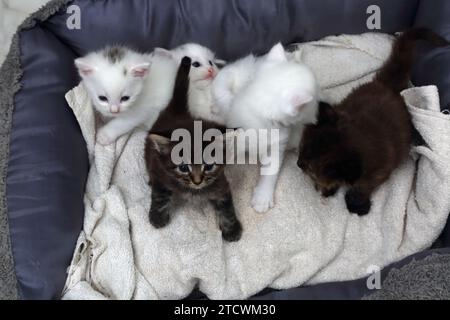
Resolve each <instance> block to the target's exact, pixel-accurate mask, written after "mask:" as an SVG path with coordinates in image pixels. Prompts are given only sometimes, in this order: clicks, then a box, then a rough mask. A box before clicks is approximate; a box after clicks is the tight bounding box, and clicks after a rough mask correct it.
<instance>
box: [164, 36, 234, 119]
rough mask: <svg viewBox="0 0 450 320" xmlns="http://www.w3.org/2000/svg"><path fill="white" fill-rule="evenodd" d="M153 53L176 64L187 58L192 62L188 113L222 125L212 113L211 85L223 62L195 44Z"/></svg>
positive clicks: (208, 50)
mask: <svg viewBox="0 0 450 320" xmlns="http://www.w3.org/2000/svg"><path fill="white" fill-rule="evenodd" d="M155 51H159V52H165V53H166V54H169V55H172V56H173V57H174V58H175V59H176V60H177V61H178V62H181V59H183V57H185V56H188V57H189V58H191V60H192V67H191V71H190V73H189V79H190V86H189V100H188V103H189V112H190V113H191V115H192V116H193V117H194V118H199V119H204V120H209V121H215V122H218V123H223V119H222V118H220V117H218V116H217V115H215V114H213V113H212V108H213V99H212V93H211V88H212V87H211V85H212V82H213V80H214V78H215V77H216V75H217V73H218V71H219V68H218V67H219V66H222V65H224V64H225V61H223V60H220V59H217V58H216V56H215V54H214V52H212V51H211V50H210V49H208V48H206V47H204V46H201V45H199V44H196V43H187V44H184V45H181V46H179V47H177V48H175V49H172V50H170V51H168V50H166V49H162V48H157V49H155Z"/></svg>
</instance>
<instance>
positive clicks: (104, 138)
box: [97, 128, 116, 146]
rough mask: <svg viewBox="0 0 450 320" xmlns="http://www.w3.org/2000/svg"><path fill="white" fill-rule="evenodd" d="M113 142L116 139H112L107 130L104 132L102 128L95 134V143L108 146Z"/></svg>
mask: <svg viewBox="0 0 450 320" xmlns="http://www.w3.org/2000/svg"><path fill="white" fill-rule="evenodd" d="M115 140H116V137H114V136H113V135H112V134H111V133H110V132H109V131H108V130H105V128H102V129H100V130H99V131H98V132H97V142H98V143H100V144H101V145H102V146H107V145H110V144H111V143H113V142H114V141H115Z"/></svg>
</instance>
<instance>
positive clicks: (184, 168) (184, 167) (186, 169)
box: [178, 163, 190, 173]
mask: <svg viewBox="0 0 450 320" xmlns="http://www.w3.org/2000/svg"><path fill="white" fill-rule="evenodd" d="M178 170H180V172H183V173H188V172H189V171H190V170H189V166H188V165H187V164H184V163H182V164H180V165H179V166H178Z"/></svg>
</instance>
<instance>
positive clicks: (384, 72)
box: [298, 28, 449, 215]
mask: <svg viewBox="0 0 450 320" xmlns="http://www.w3.org/2000/svg"><path fill="white" fill-rule="evenodd" d="M419 39H424V40H428V41H430V42H431V43H433V44H435V45H437V46H445V45H448V44H449V43H448V42H447V41H446V40H445V39H443V38H441V37H440V36H438V35H436V34H435V33H433V32H432V31H430V30H428V29H425V28H418V29H411V30H408V31H406V32H404V33H403V34H402V35H401V36H400V37H399V38H398V39H397V40H396V41H395V43H394V46H393V49H392V53H391V55H390V57H389V59H388V60H387V61H386V63H385V64H384V66H383V67H382V68H381V69H380V71H379V72H378V73H377V75H376V76H375V78H374V80H373V81H371V82H369V83H367V84H364V85H362V86H360V87H358V88H356V89H354V90H353V91H352V92H351V93H350V95H349V96H348V97H347V98H345V99H344V100H343V101H342V102H341V103H340V104H338V105H336V106H334V108H332V107H331V106H330V105H328V104H326V103H321V104H320V107H319V118H318V123H317V124H316V125H309V126H307V127H306V129H305V130H304V133H303V138H302V142H301V144H300V152H299V158H298V166H299V167H300V168H301V169H302V170H303V171H304V172H305V173H306V174H307V175H309V176H310V177H311V178H312V179H313V181H314V182H315V185H316V188H317V189H320V191H321V192H322V195H323V196H324V197H328V196H332V195H334V194H335V193H336V192H337V190H338V189H339V187H340V186H343V185H348V186H349V189H348V191H347V193H346V195H345V202H346V205H347V208H348V210H349V211H350V212H352V213H356V214H358V215H365V214H367V213H368V212H369V211H370V207H371V200H370V197H371V194H372V193H373V191H374V190H375V189H376V188H377V187H378V186H380V185H381V184H382V183H383V182H385V181H386V180H387V179H388V178H389V176H390V175H391V173H392V172H393V171H394V170H395V169H396V168H397V167H398V166H399V165H400V163H401V162H402V161H403V160H405V158H406V157H407V156H408V154H409V151H410V147H411V143H412V139H413V132H414V130H415V129H414V127H413V124H412V122H411V116H410V114H409V112H408V110H407V107H406V105H405V102H404V101H403V98H402V97H401V95H400V92H401V91H402V90H404V89H406V88H408V84H409V76H410V71H411V67H412V63H413V51H414V46H415V42H416V40H419Z"/></svg>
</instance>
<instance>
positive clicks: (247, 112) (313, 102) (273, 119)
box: [215, 44, 318, 212]
mask: <svg viewBox="0 0 450 320" xmlns="http://www.w3.org/2000/svg"><path fill="white" fill-rule="evenodd" d="M249 70H250V71H249ZM223 72H224V73H225V74H229V76H230V78H228V79H221V81H222V80H223V83H225V84H232V86H228V88H229V89H230V92H231V93H230V94H228V96H227V97H225V99H224V95H222V96H221V99H222V100H221V101H222V103H223V105H222V107H224V109H228V110H225V111H224V112H225V113H226V125H227V127H229V128H242V129H245V130H247V129H255V130H256V129H269V130H270V129H276V130H278V132H279V137H278V139H275V140H273V141H263V139H260V140H259V141H258V143H259V146H258V147H259V148H258V159H259V161H260V164H261V168H260V177H259V181H258V183H257V186H256V188H255V190H254V193H253V197H252V200H251V205H252V207H253V209H255V211H257V212H265V211H267V210H269V209H270V208H272V207H273V205H274V192H275V187H276V183H277V180H278V175H279V170H280V166H281V163H282V161H283V158H284V153H285V150H286V148H288V147H290V146H289V141H290V139H291V129H292V128H293V127H294V126H299V124H307V123H314V122H315V121H316V113H317V98H318V85H317V82H316V79H315V77H314V74H313V73H312V72H311V70H309V68H307V67H306V66H304V65H302V64H299V63H296V62H289V61H288V60H287V57H286V54H285V51H284V48H283V46H282V45H281V44H277V45H275V46H274V47H273V48H272V49H271V50H270V51H269V53H268V54H266V55H265V56H263V57H262V58H257V59H255V58H254V57H253V56H249V57H246V58H244V59H241V60H238V62H237V66H234V64H232V65H230V66H227V67H225V68H224V70H223ZM218 80H219V79H218ZM216 89H217V88H216ZM215 92H216V93H217V90H216V91H215ZM219 100H220V98H219ZM225 100H226V101H225ZM250 148H254V146H250ZM267 151H269V152H268V153H267ZM276 153H278V154H279V157H278V158H277V157H276ZM268 154H270V156H269V155H268ZM266 172H270V173H269V174H267V173H266Z"/></svg>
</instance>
